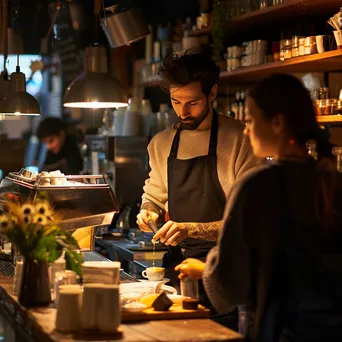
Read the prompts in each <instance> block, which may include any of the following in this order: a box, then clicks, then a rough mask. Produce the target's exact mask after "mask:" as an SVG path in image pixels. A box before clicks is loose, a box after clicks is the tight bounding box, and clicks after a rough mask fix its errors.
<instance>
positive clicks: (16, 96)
mask: <svg viewBox="0 0 342 342" xmlns="http://www.w3.org/2000/svg"><path fill="white" fill-rule="evenodd" d="M5 2H6V1H5ZM6 8H7V6H6ZM6 11H7V9H6ZM18 12H19V3H18V8H17V10H16V15H17V17H19V14H18ZM4 16H5V14H4ZM6 37H7V30H6ZM6 39H7V38H6ZM17 43H18V44H17V47H18V48H17V67H16V71H15V72H13V73H12V74H11V79H10V84H9V92H5V93H4V94H3V97H2V99H1V100H0V115H5V116H19V115H40V106H39V103H38V102H37V100H36V99H35V98H34V97H33V96H32V95H30V94H29V93H27V92H26V79H25V74H24V73H22V72H20V66H19V54H20V41H19V40H18V42H17ZM6 46H7V44H6ZM6 58H7V51H6V52H5V58H4V59H5V61H4V64H6ZM4 82H6V80H5V79H4V80H3V81H2V86H4V87H5V88H6V87H7V85H6V83H4ZM7 82H8V81H7Z"/></svg>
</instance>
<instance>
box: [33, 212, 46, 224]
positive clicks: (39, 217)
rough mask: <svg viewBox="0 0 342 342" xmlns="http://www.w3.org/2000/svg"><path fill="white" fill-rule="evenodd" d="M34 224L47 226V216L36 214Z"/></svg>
mask: <svg viewBox="0 0 342 342" xmlns="http://www.w3.org/2000/svg"><path fill="white" fill-rule="evenodd" d="M33 222H34V223H38V224H41V225H45V224H46V223H47V219H46V216H44V215H39V214H36V215H34V216H33Z"/></svg>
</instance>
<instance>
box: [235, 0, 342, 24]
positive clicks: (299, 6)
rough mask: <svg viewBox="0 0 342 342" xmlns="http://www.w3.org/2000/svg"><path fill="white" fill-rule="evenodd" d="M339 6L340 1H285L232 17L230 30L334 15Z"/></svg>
mask: <svg viewBox="0 0 342 342" xmlns="http://www.w3.org/2000/svg"><path fill="white" fill-rule="evenodd" d="M341 5H342V3H341V0H287V1H285V2H283V3H281V4H278V5H274V6H269V7H266V8H264V9H261V10H257V11H254V12H250V13H247V14H243V15H240V16H236V17H233V19H232V23H231V28H248V27H252V26H254V27H257V26H259V25H264V24H268V23H270V22H276V21H279V20H285V19H290V18H291V19H292V18H294V17H300V16H304V15H314V14H325V13H331V14H335V13H337V12H338V11H339V9H340V7H341ZM327 19H328V18H327Z"/></svg>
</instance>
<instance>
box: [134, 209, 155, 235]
mask: <svg viewBox="0 0 342 342" xmlns="http://www.w3.org/2000/svg"><path fill="white" fill-rule="evenodd" d="M158 218H159V215H158V214H156V213H155V212H153V211H150V210H145V209H141V210H140V213H139V214H138V215H137V225H138V226H139V228H140V230H142V231H143V232H148V233H151V229H150V228H149V227H148V225H147V221H148V220H152V221H154V222H155V223H157V221H158Z"/></svg>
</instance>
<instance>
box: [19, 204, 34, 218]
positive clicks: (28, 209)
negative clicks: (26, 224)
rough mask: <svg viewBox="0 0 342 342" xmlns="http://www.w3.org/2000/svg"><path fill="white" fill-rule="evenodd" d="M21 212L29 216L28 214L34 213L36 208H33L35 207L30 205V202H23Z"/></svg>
mask: <svg viewBox="0 0 342 342" xmlns="http://www.w3.org/2000/svg"><path fill="white" fill-rule="evenodd" d="M21 212H22V214H23V215H24V217H25V216H30V215H34V214H35V212H36V210H35V207H34V206H33V205H32V204H28V203H27V204H24V205H23V206H22V207H21Z"/></svg>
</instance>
